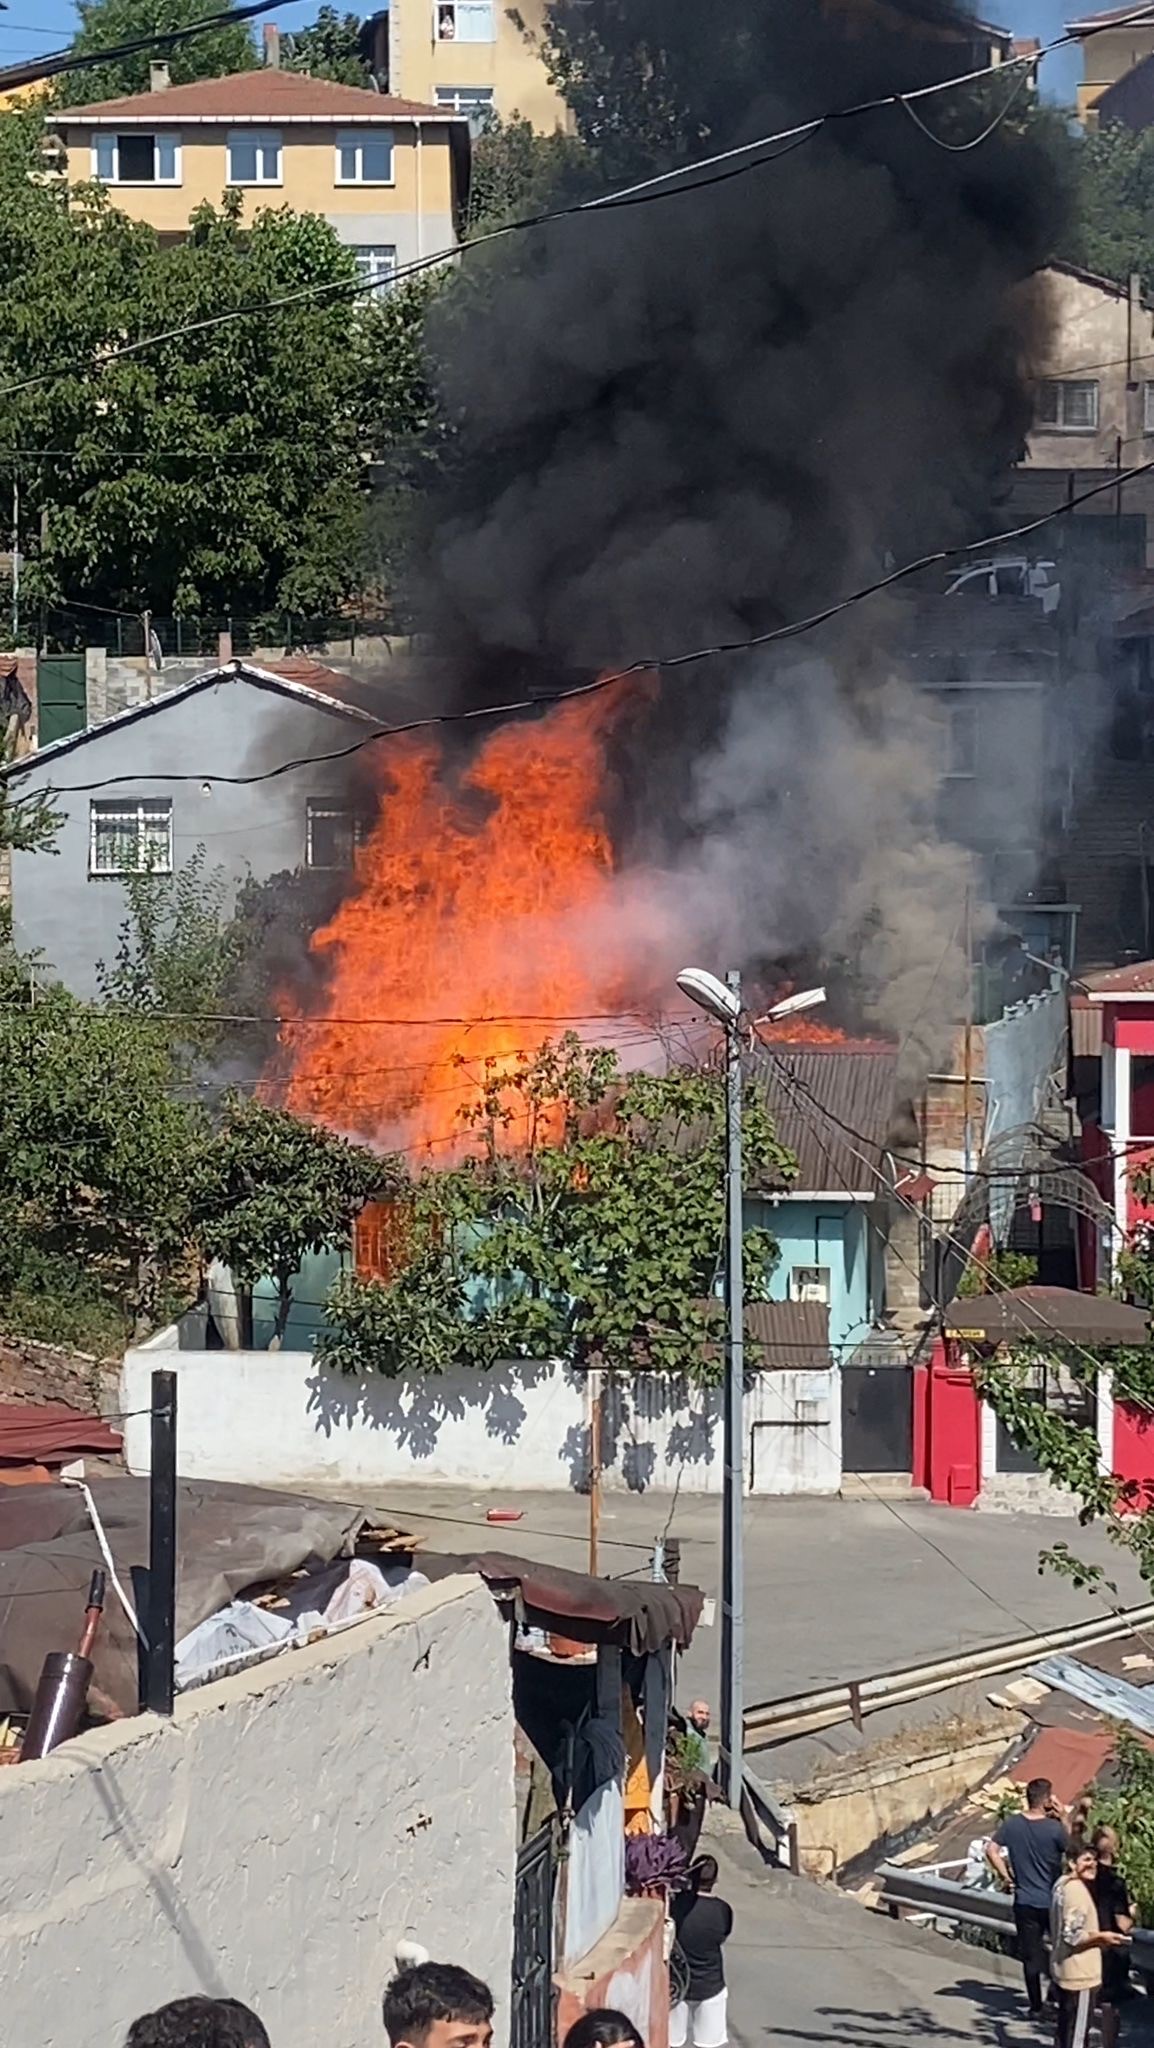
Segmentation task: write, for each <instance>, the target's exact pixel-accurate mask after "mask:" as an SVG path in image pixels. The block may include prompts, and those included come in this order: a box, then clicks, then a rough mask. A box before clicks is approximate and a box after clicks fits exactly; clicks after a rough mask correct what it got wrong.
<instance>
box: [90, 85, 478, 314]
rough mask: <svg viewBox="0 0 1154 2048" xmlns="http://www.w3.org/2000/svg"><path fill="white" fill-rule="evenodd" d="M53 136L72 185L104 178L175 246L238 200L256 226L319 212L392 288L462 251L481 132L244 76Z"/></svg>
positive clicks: (99, 110)
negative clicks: (276, 211) (473, 146)
mask: <svg viewBox="0 0 1154 2048" xmlns="http://www.w3.org/2000/svg"><path fill="white" fill-rule="evenodd" d="M54 126H55V129H56V132H57V133H58V134H59V135H60V137H61V138H62V140H63V142H64V146H65V150H66V154H67V170H66V175H67V178H68V181H69V183H70V184H71V185H79V184H83V183H86V182H88V181H89V180H93V179H95V180H97V181H98V182H99V183H101V184H103V185H105V186H107V188H108V191H109V194H110V197H111V198H112V199H113V201H114V202H115V204H116V205H117V206H118V207H119V208H120V210H121V211H122V212H124V213H126V214H128V215H129V217H130V218H131V219H132V220H138V221H143V222H145V223H146V224H147V225H148V226H149V227H152V228H155V229H156V230H157V231H158V232H159V233H160V234H163V235H173V236H178V235H182V234H184V233H186V232H187V229H188V222H189V217H190V215H191V214H192V213H193V211H194V210H195V209H196V207H198V206H200V205H201V204H202V203H203V202H204V201H205V200H208V201H209V203H210V204H211V205H213V206H219V205H220V202H221V198H222V195H223V194H224V192H225V191H226V190H229V189H231V190H235V191H238V192H239V193H240V194H241V198H242V203H243V208H244V213H245V216H246V217H247V218H250V219H251V217H252V215H253V214H254V213H255V212H256V211H257V210H259V209H260V208H263V207H279V206H286V207H291V208H292V209H293V210H294V211H295V212H299V213H317V214H320V215H321V217H322V219H324V220H327V221H328V223H329V225H330V226H331V227H332V228H333V229H334V231H335V232H336V234H337V236H338V237H339V239H340V240H341V241H342V242H344V243H345V244H346V245H347V246H349V247H351V248H352V249H354V250H355V252H356V255H357V262H358V264H359V266H360V268H361V271H362V274H363V275H364V276H365V277H366V279H368V278H372V279H374V280H376V281H379V282H380V283H381V284H382V285H384V284H386V283H387V281H388V278H389V276H390V275H391V273H392V271H393V269H394V268H395V267H396V266H397V265H399V264H404V263H408V262H411V261H413V260H414V259H415V258H417V257H420V256H427V255H432V254H433V253H434V252H435V251H436V250H438V249H448V248H451V246H452V245H453V243H454V241H455V239H456V229H455V219H456V212H457V204H458V198H459V195H460V194H461V193H462V192H463V190H464V189H465V186H466V183H467V177H468V153H469V128H468V122H467V120H466V119H465V118H464V117H463V116H459V115H457V114H455V113H453V112H452V110H451V109H441V108H438V107H436V106H432V105H429V106H425V105H421V104H417V103H411V102H409V101H405V100H401V99H399V98H395V97H393V96H392V95H386V94H382V93H376V92H369V91H363V90H362V89H361V88H359V87H357V86H346V85H334V84H332V83H331V82H330V81H329V80H327V79H315V78H308V77H306V76H305V75H303V74H302V73H300V72H288V71H275V70H270V71H244V72H237V73H234V74H233V75H232V76H230V77H226V78H212V79H201V80H198V81H197V83H195V84H193V85H175V86H164V85H161V86H160V89H158V90H154V91H152V92H147V93H138V94H136V95H134V96H133V97H132V98H129V99H121V100H107V101H104V102H101V103H98V104H95V105H93V106H87V107H69V108H66V109H62V110H61V112H60V113H59V114H58V115H57V116H56V117H55V119H54Z"/></svg>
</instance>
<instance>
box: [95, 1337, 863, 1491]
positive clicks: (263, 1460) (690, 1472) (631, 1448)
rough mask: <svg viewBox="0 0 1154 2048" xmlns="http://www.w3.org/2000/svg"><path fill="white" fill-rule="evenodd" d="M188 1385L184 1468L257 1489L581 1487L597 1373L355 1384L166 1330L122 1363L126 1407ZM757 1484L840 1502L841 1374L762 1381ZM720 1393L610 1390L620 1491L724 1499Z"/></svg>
mask: <svg viewBox="0 0 1154 2048" xmlns="http://www.w3.org/2000/svg"><path fill="white" fill-rule="evenodd" d="M160 1367H165V1368H170V1369H172V1370H173V1371H175V1372H176V1373H177V1375H178V1379H179V1403H180V1427H179V1440H180V1450H179V1461H180V1470H181V1472H182V1473H183V1474H184V1475H185V1477H186V1478H189V1479H210V1478H211V1479H230V1480H237V1481H243V1482H246V1483H248V1484H251V1485H256V1486H289V1487H309V1486H317V1485H322V1484H326V1483H327V1484H330V1485H336V1486H345V1487H353V1488H369V1487H373V1488H377V1487H383V1486H390V1485H397V1484H398V1483H400V1484H403V1483H404V1482H405V1481H406V1480H409V1481H419V1482H422V1483H426V1484H431V1485H438V1484H443V1485H462V1486H484V1487H496V1488H504V1489H506V1490H508V1491H510V1492H511V1493H516V1492H518V1491H542V1492H547V1491H553V1490H558V1491H562V1492H565V1491H568V1490H569V1489H570V1488H573V1487H580V1486H582V1485H584V1483H585V1482H586V1479H587V1475H588V1469H589V1400H588V1389H587V1384H586V1381H585V1380H584V1378H583V1377H581V1376H579V1375H577V1374H574V1373H571V1372H568V1371H566V1370H565V1369H564V1368H563V1367H561V1366H557V1365H551V1364H542V1365H532V1364H529V1365H526V1364H516V1365H507V1366H495V1367H494V1368H493V1370H492V1371H491V1372H475V1371H471V1370H465V1369H459V1370H457V1371H454V1372H448V1373H442V1374H429V1375H425V1374H420V1375H418V1374H413V1375H412V1376H410V1377H408V1378H405V1379H385V1378H383V1377H380V1376H373V1377H370V1378H367V1379H353V1378H344V1377H343V1376H342V1375H341V1374H340V1373H334V1372H331V1371H328V1370H326V1369H325V1368H324V1367H322V1366H319V1365H318V1364H317V1362H316V1360H315V1359H314V1358H313V1356H312V1354H311V1353H309V1352H301V1351H279V1352H269V1351H244V1352H226V1351H192V1350H180V1349H178V1348H177V1343H176V1333H175V1331H174V1330H171V1329H169V1330H163V1331H160V1332H158V1334H157V1335H156V1336H155V1337H153V1338H151V1339H150V1340H149V1342H148V1343H147V1344H143V1345H140V1346H137V1347H135V1348H133V1349H132V1350H130V1351H129V1352H128V1353H127V1354H126V1356H125V1361H124V1374H123V1379H122V1406H123V1408H124V1410H125V1411H126V1412H127V1413H129V1414H130V1416H131V1411H132V1410H133V1409H137V1408H146V1407H147V1406H148V1405H149V1375H150V1374H151V1373H152V1372H154V1371H155V1370H157V1369H158V1368H160ZM746 1432H747V1434H746V1477H747V1480H748V1481H749V1482H750V1484H751V1486H752V1488H753V1490H754V1491H755V1492H758V1493H830V1494H832V1493H836V1492H837V1490H838V1487H839V1486H840V1484H841V1399H840V1382H839V1379H838V1376H837V1374H836V1373H833V1372H794V1371H782V1372H762V1373H755V1374H753V1375H752V1376H751V1380H750V1390H749V1393H748V1395H747V1398H746ZM721 1433H722V1432H721V1410H720V1398H719V1394H718V1391H717V1389H716V1388H701V1387H686V1386H685V1385H684V1383H682V1382H680V1381H666V1380H664V1379H662V1378H660V1377H659V1376H658V1375H656V1374H638V1375H637V1376H636V1378H634V1379H632V1380H628V1379H623V1380H621V1381H620V1382H618V1381H616V1380H613V1381H610V1382H608V1383H607V1385H606V1388H605V1392H604V1396H603V1402H602V1459H603V1466H604V1472H603V1477H604V1483H605V1485H606V1486H607V1487H609V1488H622V1489H628V1490H629V1491H631V1492H638V1493H640V1492H645V1491H646V1490H648V1489H649V1488H656V1489H669V1488H673V1487H675V1486H680V1488H681V1490H682V1491H683V1492H690V1493H720V1492H721V1482H722V1470H721V1448H722V1447H721ZM125 1455H126V1458H127V1460H128V1464H129V1468H130V1470H132V1471H134V1472H144V1471H147V1469H148V1458H149V1441H148V1425H147V1420H146V1419H142V1418H140V1417H139V1416H138V1417H136V1418H134V1419H130V1420H129V1421H128V1422H127V1423H126V1424H125Z"/></svg>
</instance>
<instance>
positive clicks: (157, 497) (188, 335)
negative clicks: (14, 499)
mask: <svg viewBox="0 0 1154 2048" xmlns="http://www.w3.org/2000/svg"><path fill="white" fill-rule="evenodd" d="M5 126H6V123H5V121H4V120H0V131H2V130H4V128H5ZM21 132H22V133H23V138H24V141H25V143H27V139H28V138H27V130H26V128H25V129H23V130H22V131H21V130H18V133H21ZM22 157H23V162H21V158H22ZM5 158H6V152H5V150H4V148H3V139H2V138H0V277H3V279H4V281H5V284H6V287H7V290H6V301H5V302H6V307H7V314H8V318H7V322H6V325H5V331H4V335H3V337H0V382H4V381H6V380H7V379H9V378H11V379H12V380H14V381H16V382H20V381H22V378H23V376H24V375H26V374H27V370H28V366H29V363H30V362H33V361H35V362H36V363H38V364H42V365H44V366H45V367H49V366H68V365H75V373H74V374H71V375H65V376H62V377H57V378H53V379H51V380H50V381H48V382H46V383H44V384H41V385H37V386H36V388H34V389H31V390H24V391H21V392H18V393H12V394H10V398H9V409H8V414H7V422H8V431H9V432H10V434H11V436H12V441H13V443H14V444H15V445H16V446H19V447H21V448H22V449H33V450H35V449H40V448H44V449H50V450H53V451H57V450H68V451H70V452H69V453H68V454H66V455H59V454H56V453H54V454H53V455H52V456H51V457H50V458H49V457H46V458H45V459H43V460H33V461H27V460H24V459H22V458H17V462H18V464H19V467H18V470H17V472H16V473H18V475H19V481H20V524H21V531H22V534H23V536H24V540H25V568H24V590H25V593H26V596H27V599H28V602H29V603H30V604H35V603H37V602H44V603H47V604H50V605H60V604H61V603H63V602H66V601H67V599H68V598H69V597H71V596H73V595H76V594H79V593H81V592H82V593H83V595H84V600H85V602H86V603H89V604H96V605H100V604H105V605H109V606H113V607H117V608H120V609H124V610H129V611H136V612H139V611H141V610H142V609H144V608H146V607H147V608H149V609H151V610H153V611H155V612H157V613H159V614H162V615H167V614H172V613H181V614H183V615H185V616H189V615H193V616H195V615H197V614H199V613H208V614H216V613H223V612H228V611H231V612H233V613H235V614H237V615H239V616H240V617H242V618H243V617H247V618H257V617H259V616H260V615H262V614H264V613H267V612H270V611H275V612H277V613H278V614H280V615H282V616H283V613H284V612H285V611H291V612H295V613H297V614H298V615H301V614H303V615H304V616H306V617H310V616H316V615H320V614H323V613H326V612H328V611H331V610H333V609H335V608H336V607H337V606H339V605H340V603H341V602H342V601H343V600H344V599H345V598H346V597H347V596H348V595H350V594H351V592H352V590H353V589H354V588H355V585H356V581H357V573H358V567H359V554H360V547H361V538H360V537H361V531H362V519H363V507H364V497H365V492H366V489H367V466H366V464H365V460H364V456H365V452H366V428H367V423H366V419H365V410H366V407H367V402H368V401H367V365H366V361H365V354H364V343H363V340H362V335H361V322H360V319H359V315H358V310H357V301H356V299H355V297H354V296H353V295H352V293H351V292H350V291H349V290H348V289H347V287H350V286H351V285H353V283H354V282H355V278H356V270H355V264H354V261H353V258H352V255H351V253H350V251H349V250H347V249H345V248H343V247H342V245H341V244H340V243H339V242H338V241H337V239H336V236H335V235H334V233H333V231H332V229H331V228H329V227H328V226H327V225H326V224H325V223H324V222H323V221H321V220H319V219H317V218H315V217H313V216H307V215H305V216H298V215H293V214H291V213H289V212H287V211H282V212H277V213H273V212H264V213H260V214H258V215H257V217H256V219H255V220H254V221H253V222H252V223H251V225H249V226H247V227H245V228H242V226H241V221H240V215H239V200H238V199H236V198H235V196H234V197H233V198H232V199H228V200H226V203H225V205H224V206H223V208H222V210H221V211H220V212H219V213H216V212H214V211H213V210H212V209H211V208H210V207H207V206H206V207H202V208H201V209H200V210H199V211H198V212H197V213H196V214H195V215H194V217H193V220H192V224H191V232H190V235H189V238H188V240H187V242H185V243H184V244H182V245H179V246H176V247H161V246H160V245H159V243H158V241H157V238H156V236H155V235H154V234H153V233H152V232H151V230H149V229H148V228H145V227H141V226H138V225H134V224H132V223H130V222H128V221H126V220H125V219H124V217H123V216H122V215H121V214H119V213H117V212H116V211H115V210H114V209H113V208H112V207H111V206H110V205H109V203H108V200H107V197H106V195H104V194H103V193H101V192H100V190H99V189H98V188H89V189H88V190H87V191H82V192H81V193H80V194H79V196H77V197H74V199H73V202H72V204H71V205H69V204H68V203H67V202H66V198H65V195H64V194H62V193H61V192H60V191H58V190H53V189H47V188H45V187H35V188H33V189H32V190H31V191H30V190H29V188H28V181H27V149H26V148H25V149H24V150H21V149H20V148H19V146H13V147H11V148H10V149H9V151H8V152H7V160H5ZM314 287H322V288H325V289H322V290H321V292H320V295H319V296H317V297H315V298H311V297H308V296H306V297H305V298H304V299H302V301H301V302H300V303H299V304H290V305H288V306H285V307H283V308H281V309H279V310H277V311H274V312H269V313H263V314H262V315H261V316H260V317H259V318H256V317H254V318H253V319H252V320H240V321H232V322H229V323H227V324H225V325H222V326H213V325H212V324H211V323H212V320H213V316H214V315H215V314H217V313H219V312H224V311H228V310H231V309H233V308H234V307H236V306H238V305H243V304H244V303H245V302H246V300H247V301H251V302H252V303H254V304H256V305H259V304H262V303H263V302H264V301H266V300H268V299H277V298H281V297H283V296H285V295H289V296H290V298H291V295H293V294H294V293H299V292H304V293H306V294H308V293H309V292H310V291H311V290H312V289H313V288H314ZM328 287H331V288H332V289H331V291H330V290H329V289H327V288H328ZM197 322H205V323H208V324H207V325H206V326H204V327H202V328H200V329H199V331H197V330H196V329H195V323H197ZM186 323H193V328H194V331H192V332H184V333H181V332H179V330H180V329H181V328H182V327H183V326H185V324H186ZM170 329H176V330H178V332H177V333H176V334H175V336H174V339H173V340H172V342H171V343H168V344H165V345H163V346H161V347H157V348H152V349H150V350H149V351H148V352H147V353H145V354H142V355H141V356H139V357H137V356H131V355H130V356H127V357H123V358H121V359H120V360H114V361H107V362H106V363H105V365H104V367H103V368H102V369H98V368H97V363H98V359H99V357H100V356H101V354H102V353H104V352H107V351H108V350H109V349H110V348H113V349H114V348H116V347H117V346H120V345H122V344H123V343H124V342H125V341H126V340H128V341H131V339H132V338H133V337H135V336H137V335H151V334H155V333H158V332H163V331H167V330H170ZM2 473H3V471H2V469H0V474H2ZM12 473H13V472H12V470H10V471H9V474H10V475H11V474H12Z"/></svg>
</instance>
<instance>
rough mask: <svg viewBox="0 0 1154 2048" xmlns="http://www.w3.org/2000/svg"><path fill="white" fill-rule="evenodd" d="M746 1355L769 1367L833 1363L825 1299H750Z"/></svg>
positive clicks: (802, 1368) (803, 1368)
mask: <svg viewBox="0 0 1154 2048" xmlns="http://www.w3.org/2000/svg"><path fill="white" fill-rule="evenodd" d="M745 1359H746V1364H747V1365H748V1366H749V1367H750V1368H751V1369H753V1368H757V1369H759V1370H762V1371H768V1370H771V1369H773V1368H774V1367H777V1368H779V1369H780V1370H781V1371H783V1372H784V1371H787V1370H792V1371H794V1372H821V1371H822V1370H823V1369H827V1368H828V1367H829V1366H830V1365H832V1363H833V1360H832V1358H831V1356H830V1349H829V1309H828V1308H827V1306H826V1304H825V1302H823V1301H751V1302H748V1303H747V1304H746V1309H745Z"/></svg>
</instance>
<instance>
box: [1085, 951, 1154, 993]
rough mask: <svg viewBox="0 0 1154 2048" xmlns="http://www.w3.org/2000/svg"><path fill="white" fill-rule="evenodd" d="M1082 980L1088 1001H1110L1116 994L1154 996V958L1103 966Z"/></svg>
mask: <svg viewBox="0 0 1154 2048" xmlns="http://www.w3.org/2000/svg"><path fill="white" fill-rule="evenodd" d="M1079 979H1080V980H1081V982H1082V984H1083V987H1084V990H1085V993H1086V998H1087V1001H1088V1002H1091V1003H1104V1002H1109V1001H1110V1000H1111V999H1112V998H1113V997H1115V996H1129V997H1131V998H1139V999H1143V998H1150V997H1152V996H1154V960H1131V961H1130V962H1129V963H1128V964H1127V965H1126V966H1125V967H1101V968H1099V969H1098V970H1097V972H1096V973H1093V974H1083V975H1081V976H1080V977H1079Z"/></svg>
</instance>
